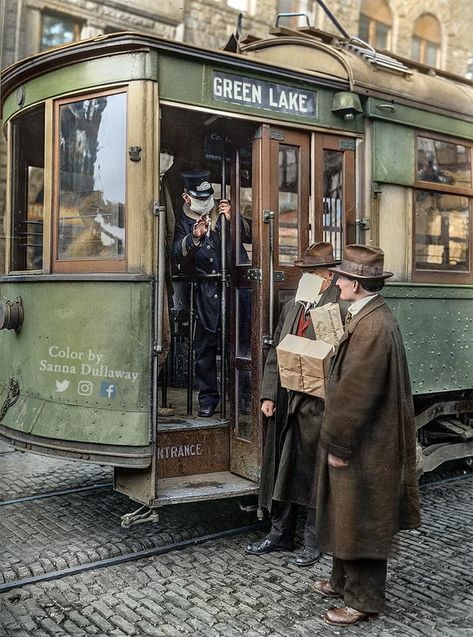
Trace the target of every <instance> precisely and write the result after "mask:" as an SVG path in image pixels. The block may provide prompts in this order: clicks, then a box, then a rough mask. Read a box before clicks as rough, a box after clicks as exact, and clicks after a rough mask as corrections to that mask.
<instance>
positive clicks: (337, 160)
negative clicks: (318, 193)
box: [323, 150, 343, 259]
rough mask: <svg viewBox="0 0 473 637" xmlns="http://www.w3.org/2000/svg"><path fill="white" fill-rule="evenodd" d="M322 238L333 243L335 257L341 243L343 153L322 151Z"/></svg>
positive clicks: (337, 256)
mask: <svg viewBox="0 0 473 637" xmlns="http://www.w3.org/2000/svg"><path fill="white" fill-rule="evenodd" d="M323 240H324V241H329V242H330V243H331V244H332V245H333V251H334V255H335V258H336V259H341V258H342V245H343V153H342V152H339V151H334V150H325V151H324V195H323Z"/></svg>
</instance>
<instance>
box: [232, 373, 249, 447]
mask: <svg viewBox="0 0 473 637" xmlns="http://www.w3.org/2000/svg"><path fill="white" fill-rule="evenodd" d="M236 396H237V409H236V417H237V423H236V427H237V429H236V431H237V438H243V440H251V372H250V370H247V369H238V370H237V378H236Z"/></svg>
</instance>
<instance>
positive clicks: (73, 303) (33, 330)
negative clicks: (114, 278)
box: [0, 281, 151, 446]
mask: <svg viewBox="0 0 473 637" xmlns="http://www.w3.org/2000/svg"><path fill="white" fill-rule="evenodd" d="M0 292H1V295H2V296H3V297H7V298H16V297H17V296H21V297H22V299H23V305H24V312H25V319H24V323H23V326H22V329H21V332H20V333H19V334H15V332H13V331H8V332H7V331H2V332H0V349H1V351H2V356H1V359H0V391H1V394H0V404H3V401H4V399H5V397H6V391H7V386H8V382H9V379H10V378H14V379H15V380H16V381H17V382H18V384H19V387H20V398H19V399H18V401H17V402H16V403H15V404H14V405H13V406H12V407H10V409H9V410H8V411H7V413H6V415H5V417H4V419H3V422H2V424H3V425H5V426H7V427H10V428H12V429H15V430H17V431H21V432H24V433H29V434H32V435H36V436H44V437H47V438H53V439H59V440H74V441H79V442H85V443H98V444H107V445H129V446H145V445H147V444H148V443H149V442H150V435H151V434H150V425H149V423H150V416H149V414H150V405H149V395H150V360H149V358H150V349H151V345H150V324H149V321H150V285H149V283H144V282H139V283H138V282H123V281H121V282H110V281H95V282H87V281H74V282H72V281H64V282H57V281H54V282H47V281H40V282H32V283H23V282H22V283H13V282H12V283H2V284H1V287H0Z"/></svg>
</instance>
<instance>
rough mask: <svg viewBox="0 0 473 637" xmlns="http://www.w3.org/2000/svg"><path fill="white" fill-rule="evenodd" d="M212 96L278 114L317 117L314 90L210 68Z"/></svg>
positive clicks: (223, 100) (219, 99)
mask: <svg viewBox="0 0 473 637" xmlns="http://www.w3.org/2000/svg"><path fill="white" fill-rule="evenodd" d="M213 99H215V100H218V101H222V102H232V103H234V104H243V105H245V104H246V105H248V106H254V107H256V108H264V109H267V110H272V111H280V112H282V113H287V114H293V115H300V116H303V117H317V93H316V92H315V91H306V90H304V89H298V88H294V87H290V86H285V85H284V84H277V83H275V82H267V81H264V80H257V79H252V78H245V79H243V78H241V77H239V76H238V75H232V74H229V73H221V72H220V71H214V76H213Z"/></svg>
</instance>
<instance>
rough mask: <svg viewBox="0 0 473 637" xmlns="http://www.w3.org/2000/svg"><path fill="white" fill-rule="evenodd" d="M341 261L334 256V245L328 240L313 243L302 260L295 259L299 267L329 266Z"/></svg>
mask: <svg viewBox="0 0 473 637" xmlns="http://www.w3.org/2000/svg"><path fill="white" fill-rule="evenodd" d="M337 263H340V261H339V260H338V261H337V260H336V259H335V257H334V256H333V246H332V244H331V243H328V242H327V241H319V242H318V243H313V244H312V245H311V246H309V247H308V248H307V250H306V251H305V254H304V256H303V257H302V259H301V260H300V261H294V265H296V266H297V267H298V268H328V267H329V266H331V265H337Z"/></svg>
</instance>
